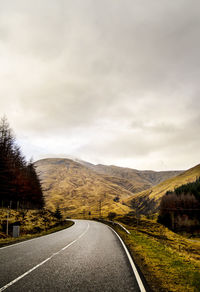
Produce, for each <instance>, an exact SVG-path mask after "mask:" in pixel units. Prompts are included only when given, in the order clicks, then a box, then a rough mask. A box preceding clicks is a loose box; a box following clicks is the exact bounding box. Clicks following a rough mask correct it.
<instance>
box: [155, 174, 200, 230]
mask: <svg viewBox="0 0 200 292" xmlns="http://www.w3.org/2000/svg"><path fill="white" fill-rule="evenodd" d="M158 220H159V222H160V223H162V224H164V225H165V226H167V227H169V228H171V229H173V230H188V231H191V230H194V229H196V228H199V227H200V178H197V179H196V181H194V182H191V183H187V184H184V185H182V186H180V187H178V188H175V189H174V191H173V192H172V191H168V192H166V194H165V195H164V196H163V197H162V200H161V204H160V214H159V218H158Z"/></svg>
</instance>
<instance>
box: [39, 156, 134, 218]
mask: <svg viewBox="0 0 200 292" xmlns="http://www.w3.org/2000/svg"><path fill="white" fill-rule="evenodd" d="M35 166H36V169H37V172H38V174H39V176H40V178H41V182H42V186H43V190H44V196H45V201H46V205H47V207H48V208H50V209H52V210H54V209H55V207H56V206H57V205H59V206H60V208H61V209H62V211H64V212H65V214H66V215H67V216H77V215H80V214H82V216H84V214H88V213H89V212H91V215H92V216H97V215H99V209H100V204H101V212H102V214H106V215H107V214H108V213H109V212H110V211H115V212H117V213H119V214H124V213H127V212H129V211H130V208H129V207H128V206H125V205H123V200H124V199H126V198H128V197H130V196H131V195H132V193H131V192H129V191H128V190H125V189H123V188H121V187H120V186H118V185H116V184H113V183H111V182H108V181H107V180H105V179H104V177H103V176H101V175H100V174H97V173H96V172H94V171H92V170H90V169H89V168H87V167H85V166H84V165H81V164H80V163H77V162H75V161H73V160H70V159H43V160H40V161H37V162H36V163H35ZM116 197H119V202H115V201H114V198H116ZM100 201H101V202H100Z"/></svg>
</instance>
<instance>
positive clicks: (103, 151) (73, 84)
mask: <svg viewBox="0 0 200 292" xmlns="http://www.w3.org/2000/svg"><path fill="white" fill-rule="evenodd" d="M199 8H200V4H199V2H198V1H185V0H177V1H168V0H165V1H159V0H151V1H149V0H134V1H132V0H126V1H122V0H120V1H114V0H111V1H107V0H102V1H97V0H96V1H94V0H85V1H82V0H77V1H68V0H67V1H64V0H59V1H53V0H44V1H34V3H33V2H30V1H26V0H15V1H12V2H11V1H1V3H0V62H1V64H3V66H2V67H1V68H0V78H1V80H2V82H1V84H0V94H1V96H6V100H3V99H2V100H0V108H1V111H2V114H4V113H6V114H7V115H8V118H9V120H10V121H11V123H13V125H14V127H16V131H17V133H20V135H21V133H22V134H23V135H24V134H25V135H26V134H27V135H28V133H29V134H30V135H33V136H34V137H35V138H37V137H39V138H40V139H41V138H42V137H44V139H45V137H52V139H54V137H55V136H56V137H58V136H59V135H61V136H62V135H64V136H66V137H67V135H68V140H69V141H70V139H72V138H71V136H73V139H74V136H76V135H77V137H79V136H81V139H82V142H80V145H79V148H76V149H75V152H76V155H79V156H81V155H82V153H87V155H88V157H90V156H89V153H91V157H92V158H94V157H95V155H96V158H94V159H96V160H98V159H101V160H103V159H104V157H106V156H107V157H108V156H109V157H110V159H113V163H114V161H115V160H116V159H117V157H122V158H123V157H126V158H127V159H129V158H130V161H131V157H139V158H138V159H141V157H142V156H146V157H148V159H149V164H151V162H152V160H151V159H152V158H151V155H152V153H155V152H157V153H158V155H160V156H161V155H163V157H161V158H160V160H161V159H162V160H164V159H165V158H166V155H168V154H167V153H171V152H173V151H174V152H175V153H176V155H179V151H178V150H177V149H179V147H181V149H182V151H183V152H185V156H187V154H188V152H189V151H191V148H192V147H194V149H197V145H198V143H199V139H198V137H197V134H196V133H197V132H198V131H199V127H200V123H199V116H198V114H199V106H200V104H199V102H200V99H199V75H200V66H199V65H200V64H199V62H200V59H199V51H200V41H199V33H200V12H199V11H200V9H199ZM24 117H25V119H26V121H24ZM99 129H100V130H101V131H102V133H101V134H99V136H100V137H101V140H102V141H101V143H99V141H98V139H97V138H98V137H97V135H96V133H97V132H98V131H99ZM186 137H187V138H186ZM95 139H97V141H96V140H95ZM184 140H189V141H188V143H187V147H185V150H184V147H183V146H181V145H184V143H185V142H184ZM30 143H31V142H30ZM32 143H34V142H32ZM66 143H67V139H66ZM69 143H70V142H69ZM57 148H59V145H57V147H55V149H56V150H55V151H57V153H63V149H57ZM30 149H31V146H30ZM70 149H71V148H70ZM170 149H171V150H170ZM70 151H71V150H70ZM197 151H198V150H197ZM36 152H37V151H36ZM47 152H48V150H47ZM49 153H53V149H49ZM38 155H39V154H38ZM42 155H44V153H42ZM55 155H56V153H55ZM66 155H67V153H66ZM97 155H99V157H97ZM188 155H189V154H188ZM193 155H195V154H193ZM188 157H191V154H190V155H189V156H188ZM105 159H106V158H105ZM171 159H172V158H171ZM141 161H142V163H143V160H141ZM174 161H175V159H174ZM105 163H106V161H105ZM174 163H175V162H174ZM170 165H172V166H173V159H172V162H171V164H170ZM149 168H150V167H149Z"/></svg>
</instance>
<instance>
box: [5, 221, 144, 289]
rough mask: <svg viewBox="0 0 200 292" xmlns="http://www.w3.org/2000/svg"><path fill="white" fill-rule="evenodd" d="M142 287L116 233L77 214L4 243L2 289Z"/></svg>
mask: <svg viewBox="0 0 200 292" xmlns="http://www.w3.org/2000/svg"><path fill="white" fill-rule="evenodd" d="M4 290H7V291H26V292H27V291H40V292H41V291H43V292H44V291H48V292H49V291H70V292H73V291H77V292H78V291H92V292H93V291H94V292H98V291H99V292H104V291H115V292H117V291H123V292H125V291H140V288H139V286H138V282H137V280H136V277H135V275H134V273H133V268H132V266H131V264H130V261H129V259H128V257H127V254H126V253H125V250H124V248H123V246H122V243H121V242H120V240H119V238H118V237H117V235H116V234H115V233H114V232H113V231H112V230H111V229H110V228H109V227H108V226H106V225H104V224H102V223H99V222H94V221H87V220H75V224H74V225H73V226H72V227H70V228H68V229H65V230H62V231H59V232H56V233H52V234H49V235H46V236H42V237H39V238H35V239H32V240H28V241H24V242H21V243H18V244H14V245H11V246H7V247H3V248H0V291H4Z"/></svg>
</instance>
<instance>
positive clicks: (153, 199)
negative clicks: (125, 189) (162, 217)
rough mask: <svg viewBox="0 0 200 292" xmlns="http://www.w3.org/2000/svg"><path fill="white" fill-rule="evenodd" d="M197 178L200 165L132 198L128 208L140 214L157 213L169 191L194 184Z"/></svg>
mask: <svg viewBox="0 0 200 292" xmlns="http://www.w3.org/2000/svg"><path fill="white" fill-rule="evenodd" d="M197 177H200V164H198V165H197V166H195V167H193V168H191V169H189V170H187V171H185V172H183V173H181V174H179V175H178V176H175V177H172V178H170V179H167V180H165V181H163V182H162V183H160V184H158V185H156V186H154V187H152V188H150V189H148V190H145V191H142V192H140V193H138V194H136V195H135V196H132V197H131V198H129V199H128V200H127V201H126V203H127V205H128V206H130V207H133V208H135V209H137V211H138V212H139V213H142V214H147V213H149V212H152V213H155V212H157V211H158V210H159V204H160V201H161V198H162V196H163V195H164V194H165V193H166V192H167V191H169V190H171V191H173V190H174V188H177V187H179V186H181V185H183V184H186V183H188V182H193V181H195V180H196V178H197Z"/></svg>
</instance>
